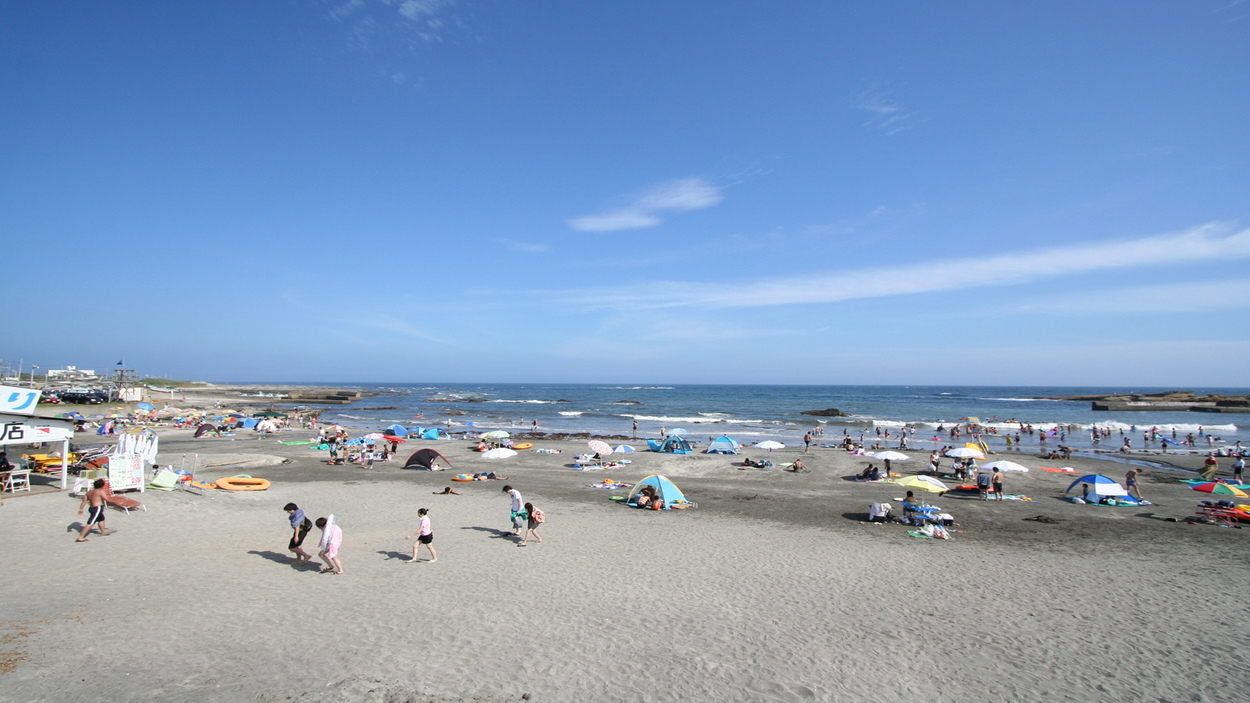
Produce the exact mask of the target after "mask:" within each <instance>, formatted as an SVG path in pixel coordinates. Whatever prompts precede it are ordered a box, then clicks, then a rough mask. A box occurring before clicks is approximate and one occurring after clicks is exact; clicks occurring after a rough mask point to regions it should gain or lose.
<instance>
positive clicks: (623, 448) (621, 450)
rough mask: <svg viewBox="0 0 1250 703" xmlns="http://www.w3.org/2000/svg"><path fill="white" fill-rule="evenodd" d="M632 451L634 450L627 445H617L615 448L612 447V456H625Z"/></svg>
mask: <svg viewBox="0 0 1250 703" xmlns="http://www.w3.org/2000/svg"><path fill="white" fill-rule="evenodd" d="M632 451H634V448H633V447H631V446H629V445H628V444H618V445H616V446H615V447H612V453H613V454H627V453H629V452H632Z"/></svg>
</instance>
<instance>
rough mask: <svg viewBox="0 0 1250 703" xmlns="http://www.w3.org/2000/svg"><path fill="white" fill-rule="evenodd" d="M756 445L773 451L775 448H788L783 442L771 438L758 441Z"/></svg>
mask: <svg viewBox="0 0 1250 703" xmlns="http://www.w3.org/2000/svg"><path fill="white" fill-rule="evenodd" d="M755 446H756V447H759V448H760V449H767V450H768V451H770V452H771V451H772V450H774V449H785V448H786V445H784V444H782V443H781V442H774V441H773V440H771V439H770V440H766V441H763V442H756V443H755Z"/></svg>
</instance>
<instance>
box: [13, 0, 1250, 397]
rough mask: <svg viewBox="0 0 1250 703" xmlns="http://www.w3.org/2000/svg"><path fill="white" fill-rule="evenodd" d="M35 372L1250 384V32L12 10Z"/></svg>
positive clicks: (27, 313) (1198, 5) (655, 17)
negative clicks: (71, 367) (122, 365)
mask: <svg viewBox="0 0 1250 703" xmlns="http://www.w3.org/2000/svg"><path fill="white" fill-rule="evenodd" d="M0 90H3V94H4V95H5V98H4V99H3V100H0V124H2V125H3V129H0V240H2V241H3V246H4V249H5V252H6V255H5V257H4V260H5V263H6V269H7V270H8V275H7V276H6V277H5V278H4V279H3V282H2V283H0V294H2V295H3V297H4V299H5V300H6V305H5V306H4V307H5V312H4V313H3V315H0V320H3V323H4V324H3V326H4V329H5V335H4V340H3V342H2V343H0V356H4V357H5V358H13V359H17V358H23V359H25V363H27V364H30V363H36V364H39V365H41V366H43V367H44V368H49V367H56V366H59V365H63V364H77V365H79V366H84V367H92V366H94V367H97V368H108V367H111V366H112V365H113V364H114V362H116V361H117V360H118V359H121V358H124V359H125V360H126V361H127V366H131V367H133V368H136V369H138V370H139V371H140V372H143V373H150V374H163V375H168V376H172V377H177V378H198V379H207V380H218V381H231V380H236V381H243V380H268V381H301V380H304V381H495V382H503V381H515V382H527V381H532V382H538V381H549V382H558V381H568V382H606V381H621V382H666V383H681V382H689V383H699V382H707V383H928V384H960V383H963V384H976V383H985V384H1072V385H1078V384H1101V385H1111V384H1127V385H1152V386H1161V385H1162V386H1166V385H1186V384H1188V385H1211V386H1250V365H1247V364H1246V362H1245V360H1246V359H1247V358H1250V325H1248V324H1247V323H1248V322H1250V315H1248V314H1247V311H1248V308H1250V274H1248V273H1247V269H1246V264H1247V262H1250V128H1247V124H1250V123H1248V122H1247V115H1250V0H1247V1H1242V0H1211V1H1207V0H1193V1H1191V2H1161V1H1148V0H1147V1H1142V2H1135V3H1130V4H1126V3H1123V2H1098V1H1093V2H1090V1H1086V2H1049V3H1000V2H954V3H916V2H903V1H900V2H890V1H888V0H887V1H882V2H871V3H867V2H864V3H778V2H677V3H673V2H631V3H586V2H522V1H511V2H510V1H505V0H455V1H452V0H389V1H388V0H350V1H347V0H339V1H327V2H317V1H314V0H307V1H300V0H274V1H272V2H260V1H254V0H246V1H245V0H236V1H229V0H216V1H214V2H179V3H169V2H129V3H120V4H115V3H5V4H4V5H3V6H0Z"/></svg>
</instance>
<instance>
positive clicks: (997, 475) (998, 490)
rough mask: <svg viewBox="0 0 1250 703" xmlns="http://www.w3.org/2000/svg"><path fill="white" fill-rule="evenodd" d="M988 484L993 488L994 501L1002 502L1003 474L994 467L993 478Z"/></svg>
mask: <svg viewBox="0 0 1250 703" xmlns="http://www.w3.org/2000/svg"><path fill="white" fill-rule="evenodd" d="M990 483H991V484H992V485H993V486H994V500H1002V499H1003V472H1001V471H999V470H998V467H997V466H995V467H994V477H993V480H991V481H990Z"/></svg>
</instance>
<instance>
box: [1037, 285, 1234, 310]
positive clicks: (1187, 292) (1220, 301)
mask: <svg viewBox="0 0 1250 703" xmlns="http://www.w3.org/2000/svg"><path fill="white" fill-rule="evenodd" d="M1245 308H1250V278H1239V279H1230V280H1223V281H1198V282H1189V283H1167V284H1162V285H1156V286H1132V287H1128V288H1120V289H1117V290H1108V291H1096V292H1089V291H1085V292H1081V293H1073V294H1064V295H1053V296H1046V297H1043V298H1038V299H1034V300H1030V301H1028V302H1026V303H1024V304H1022V305H1017V306H1013V307H1012V310H1013V311H1017V312H1021V313H1026V314H1029V315H1045V314H1053V315H1063V316H1064V317H1071V316H1072V315H1097V316H1102V315H1106V314H1108V313H1112V314H1140V313H1202V312H1211V311H1215V310H1240V309H1245Z"/></svg>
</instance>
